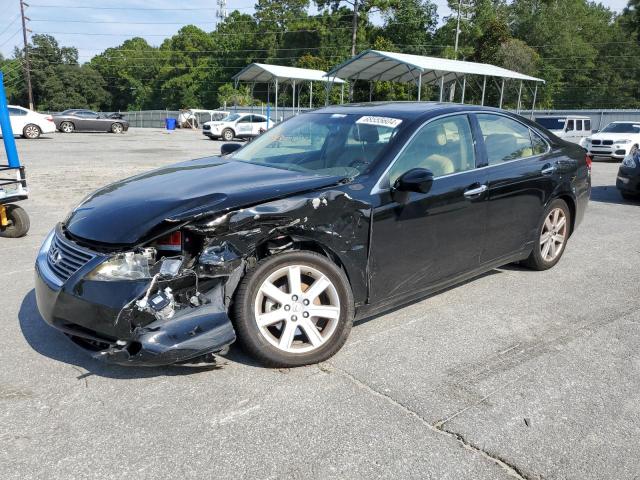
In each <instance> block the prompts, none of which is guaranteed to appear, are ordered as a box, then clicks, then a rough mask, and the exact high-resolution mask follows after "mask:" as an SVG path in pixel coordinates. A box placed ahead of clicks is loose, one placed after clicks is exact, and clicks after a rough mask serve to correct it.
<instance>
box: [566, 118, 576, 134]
mask: <svg viewBox="0 0 640 480" xmlns="http://www.w3.org/2000/svg"><path fill="white" fill-rule="evenodd" d="M575 129H576V127H575V125H574V122H573V120H569V121H567V132H573V131H574V130H575Z"/></svg>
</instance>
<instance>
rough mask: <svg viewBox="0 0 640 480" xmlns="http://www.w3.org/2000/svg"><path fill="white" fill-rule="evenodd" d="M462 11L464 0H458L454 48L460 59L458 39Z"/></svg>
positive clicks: (456, 55)
mask: <svg viewBox="0 0 640 480" xmlns="http://www.w3.org/2000/svg"><path fill="white" fill-rule="evenodd" d="M461 12H462V0H458V21H457V22H456V45H455V47H454V48H453V52H454V53H455V57H456V58H455V59H456V60H457V59H458V40H459V38H460V13H461Z"/></svg>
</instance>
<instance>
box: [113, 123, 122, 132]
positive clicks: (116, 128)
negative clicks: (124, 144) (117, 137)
mask: <svg viewBox="0 0 640 480" xmlns="http://www.w3.org/2000/svg"><path fill="white" fill-rule="evenodd" d="M123 131H124V126H123V125H122V124H121V123H118V122H116V123H113V124H111V133H122V132H123Z"/></svg>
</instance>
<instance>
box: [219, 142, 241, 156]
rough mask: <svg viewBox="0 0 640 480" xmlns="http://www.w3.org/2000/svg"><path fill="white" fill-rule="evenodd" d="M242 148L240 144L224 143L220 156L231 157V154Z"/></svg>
mask: <svg viewBox="0 0 640 480" xmlns="http://www.w3.org/2000/svg"><path fill="white" fill-rule="evenodd" d="M240 147H242V145H241V144H239V143H223V144H222V147H220V155H229V154H230V153H233V152H235V151H236V150H238V149H239V148H240Z"/></svg>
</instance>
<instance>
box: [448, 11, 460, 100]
mask: <svg viewBox="0 0 640 480" xmlns="http://www.w3.org/2000/svg"><path fill="white" fill-rule="evenodd" d="M461 13H462V0H458V20H457V21H456V44H455V46H454V47H453V54H454V57H455V58H454V59H455V60H457V59H458V41H459V39H460V15H461ZM455 95H456V84H455V82H454V83H453V85H451V91H450V92H449V101H450V102H453V99H454V98H455Z"/></svg>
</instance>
